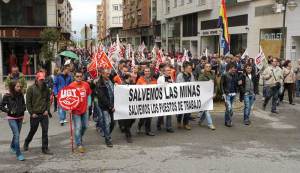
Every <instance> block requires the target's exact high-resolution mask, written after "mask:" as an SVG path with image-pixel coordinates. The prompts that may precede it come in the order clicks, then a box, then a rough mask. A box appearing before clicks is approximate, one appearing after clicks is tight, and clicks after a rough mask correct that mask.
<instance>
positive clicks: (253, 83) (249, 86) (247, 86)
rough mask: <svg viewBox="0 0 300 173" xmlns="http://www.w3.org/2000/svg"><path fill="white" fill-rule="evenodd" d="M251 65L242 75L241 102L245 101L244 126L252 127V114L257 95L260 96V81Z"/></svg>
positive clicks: (245, 68) (246, 66)
mask: <svg viewBox="0 0 300 173" xmlns="http://www.w3.org/2000/svg"><path fill="white" fill-rule="evenodd" d="M252 70H253V67H252V65H251V64H246V65H245V67H244V74H243V75H242V85H241V94H240V98H241V100H244V124H245V125H250V124H251V121H250V113H251V110H252V106H253V104H254V101H255V95H256V94H258V80H257V78H256V77H255V76H254V75H253V73H252Z"/></svg>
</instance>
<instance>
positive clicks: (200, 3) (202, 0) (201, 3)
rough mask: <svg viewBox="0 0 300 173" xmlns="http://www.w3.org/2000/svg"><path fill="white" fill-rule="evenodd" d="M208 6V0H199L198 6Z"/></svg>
mask: <svg viewBox="0 0 300 173" xmlns="http://www.w3.org/2000/svg"><path fill="white" fill-rule="evenodd" d="M205 4H206V0H198V5H205Z"/></svg>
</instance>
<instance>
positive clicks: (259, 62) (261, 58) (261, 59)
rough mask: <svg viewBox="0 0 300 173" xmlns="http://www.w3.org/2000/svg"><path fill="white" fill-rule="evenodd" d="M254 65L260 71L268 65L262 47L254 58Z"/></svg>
mask: <svg viewBox="0 0 300 173" xmlns="http://www.w3.org/2000/svg"><path fill="white" fill-rule="evenodd" d="M254 63H255V65H256V67H257V68H258V69H259V70H261V69H262V68H263V67H264V66H265V65H267V64H268V62H267V60H266V57H265V54H264V52H263V50H262V48H261V47H260V52H259V54H258V55H257V56H256V57H255V58H254Z"/></svg>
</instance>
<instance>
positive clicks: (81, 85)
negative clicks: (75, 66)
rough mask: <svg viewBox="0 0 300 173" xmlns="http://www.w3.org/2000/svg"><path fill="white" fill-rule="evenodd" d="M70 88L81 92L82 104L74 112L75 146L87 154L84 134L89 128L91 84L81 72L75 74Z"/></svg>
mask: <svg viewBox="0 0 300 173" xmlns="http://www.w3.org/2000/svg"><path fill="white" fill-rule="evenodd" d="M69 86H70V87H73V88H76V89H77V90H78V91H79V92H80V96H81V98H80V103H79V105H78V106H77V108H76V109H75V110H72V119H73V124H74V128H75V144H76V146H77V150H78V152H80V153H85V152H86V149H85V148H84V147H83V144H82V138H83V135H84V132H85V131H86V129H87V127H88V114H87V108H88V97H89V95H91V94H92V90H91V88H90V85H89V83H87V82H85V81H83V73H82V72H81V71H77V72H75V81H74V82H72V83H71V84H70V85H69Z"/></svg>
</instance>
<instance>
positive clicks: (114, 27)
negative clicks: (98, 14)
mask: <svg viewBox="0 0 300 173" xmlns="http://www.w3.org/2000/svg"><path fill="white" fill-rule="evenodd" d="M122 3H123V1H122V0H102V5H103V6H104V8H105V9H103V10H104V11H105V28H106V39H105V44H110V43H111V42H113V41H115V40H116V37H117V34H118V35H119V37H120V38H121V39H124V38H125V35H124V34H123V32H122V28H123V5H122Z"/></svg>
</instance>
